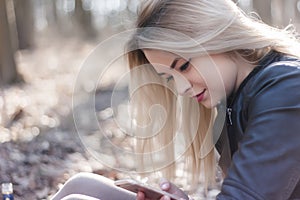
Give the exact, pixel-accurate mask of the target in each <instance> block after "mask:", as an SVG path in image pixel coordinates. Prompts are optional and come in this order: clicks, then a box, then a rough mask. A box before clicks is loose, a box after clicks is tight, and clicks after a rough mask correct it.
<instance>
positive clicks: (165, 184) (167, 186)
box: [159, 179, 189, 200]
mask: <svg viewBox="0 0 300 200" xmlns="http://www.w3.org/2000/svg"><path fill="white" fill-rule="evenodd" d="M159 185H160V189H162V190H163V191H166V192H168V193H170V194H174V195H176V196H178V197H180V198H181V199H182V200H188V199H189V197H188V196H187V195H186V194H185V193H184V192H183V191H182V190H181V189H179V188H178V187H177V186H176V185H174V184H173V183H171V182H170V181H168V180H166V179H162V180H161V182H160V184H159ZM160 200H170V197H167V196H163V197H162V198H161V199H160Z"/></svg>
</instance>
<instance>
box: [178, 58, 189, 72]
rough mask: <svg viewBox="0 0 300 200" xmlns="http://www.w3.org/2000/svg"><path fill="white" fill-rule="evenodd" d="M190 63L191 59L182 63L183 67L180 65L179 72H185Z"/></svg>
mask: <svg viewBox="0 0 300 200" xmlns="http://www.w3.org/2000/svg"><path fill="white" fill-rule="evenodd" d="M190 61H191V59H189V60H188V61H187V62H186V63H184V65H182V66H181V67H180V68H179V70H180V71H181V72H182V71H185V70H187V68H188V67H189V66H190Z"/></svg>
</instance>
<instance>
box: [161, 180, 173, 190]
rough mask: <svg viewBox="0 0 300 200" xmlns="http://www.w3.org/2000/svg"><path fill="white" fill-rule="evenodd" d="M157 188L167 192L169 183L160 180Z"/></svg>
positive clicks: (169, 186)
mask: <svg viewBox="0 0 300 200" xmlns="http://www.w3.org/2000/svg"><path fill="white" fill-rule="evenodd" d="M159 186H160V188H161V189H162V190H164V191H168V190H169V189H170V188H171V183H170V182H169V181H168V180H167V179H165V178H162V179H161V181H160V184H159Z"/></svg>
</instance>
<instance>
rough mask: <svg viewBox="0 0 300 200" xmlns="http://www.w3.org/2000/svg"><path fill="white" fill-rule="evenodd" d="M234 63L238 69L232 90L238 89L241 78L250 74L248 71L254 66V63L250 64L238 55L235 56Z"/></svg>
mask: <svg viewBox="0 0 300 200" xmlns="http://www.w3.org/2000/svg"><path fill="white" fill-rule="evenodd" d="M235 64H236V67H237V70H238V71H237V78H236V83H235V88H234V92H236V91H237V90H238V88H239V86H240V85H241V83H242V82H243V80H244V79H245V78H246V77H247V76H248V75H249V74H250V72H251V71H252V70H253V69H254V68H255V66H256V65H255V64H251V63H249V62H247V61H246V60H244V59H243V58H240V57H236V59H235Z"/></svg>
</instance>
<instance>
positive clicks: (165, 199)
mask: <svg viewBox="0 0 300 200" xmlns="http://www.w3.org/2000/svg"><path fill="white" fill-rule="evenodd" d="M160 200H171V198H170V197H168V196H162V197H161V198H160Z"/></svg>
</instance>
